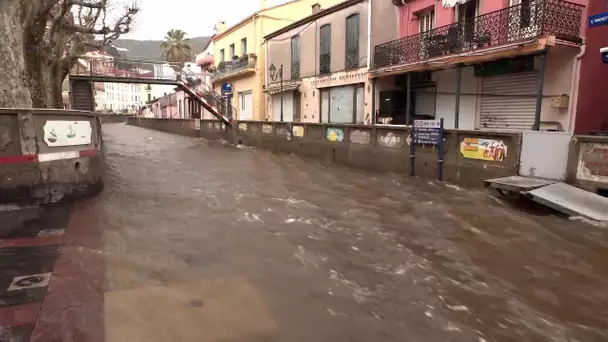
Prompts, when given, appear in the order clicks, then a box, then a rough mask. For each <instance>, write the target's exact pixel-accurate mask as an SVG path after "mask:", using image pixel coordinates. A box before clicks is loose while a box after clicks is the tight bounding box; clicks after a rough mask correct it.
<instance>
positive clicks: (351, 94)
mask: <svg viewBox="0 0 608 342" xmlns="http://www.w3.org/2000/svg"><path fill="white" fill-rule="evenodd" d="M329 97H330V101H329V121H330V122H336V123H353V121H354V118H355V116H354V114H355V106H356V103H355V87H354V86H345V87H333V88H329Z"/></svg>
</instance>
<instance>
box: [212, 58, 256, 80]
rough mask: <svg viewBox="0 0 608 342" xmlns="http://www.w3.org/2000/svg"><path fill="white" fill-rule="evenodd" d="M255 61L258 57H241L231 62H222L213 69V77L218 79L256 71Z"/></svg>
mask: <svg viewBox="0 0 608 342" xmlns="http://www.w3.org/2000/svg"><path fill="white" fill-rule="evenodd" d="M255 61H256V59H255V58H252V57H246V58H245V57H241V58H238V59H235V60H232V61H230V62H220V64H219V65H218V66H217V68H214V69H213V79H214V81H218V80H223V79H228V78H231V77H236V76H242V75H245V74H248V73H254V72H255Z"/></svg>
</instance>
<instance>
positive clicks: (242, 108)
mask: <svg viewBox="0 0 608 342" xmlns="http://www.w3.org/2000/svg"><path fill="white" fill-rule="evenodd" d="M342 1H344V0H293V1H289V2H287V3H285V4H282V5H277V6H272V7H266V1H265V0H262V1H261V9H260V10H259V11H257V12H255V13H253V14H252V15H250V16H248V17H247V18H245V19H243V20H241V21H240V22H239V23H237V24H236V25H233V26H231V27H229V28H227V29H226V28H225V24H224V23H223V22H220V23H219V24H218V27H217V29H218V30H219V33H218V34H216V35H215V36H214V37H213V46H214V49H213V50H214V54H213V59H214V63H215V66H214V70H213V72H214V79H213V83H214V86H215V90H216V91H217V93H218V94H219V93H221V89H222V85H230V86H231V87H232V100H231V101H232V105H233V106H234V107H235V108H236V114H235V115H234V117H235V118H236V119H238V120H263V119H264V117H265V115H264V113H265V112H266V108H265V101H264V93H263V85H264V82H265V78H266V77H267V75H268V68H267V66H266V61H265V60H264V58H265V57H264V55H265V53H264V51H262V49H263V45H262V43H263V41H264V36H266V35H268V34H270V33H271V32H274V31H276V30H278V29H280V28H282V27H284V26H287V25H289V24H291V23H293V22H295V21H298V20H300V19H302V18H304V17H307V16H309V15H311V14H312V13H314V11H319V10H323V9H325V8H327V7H329V6H332V5H335V4H337V3H340V2H342ZM314 5H320V6H314Z"/></svg>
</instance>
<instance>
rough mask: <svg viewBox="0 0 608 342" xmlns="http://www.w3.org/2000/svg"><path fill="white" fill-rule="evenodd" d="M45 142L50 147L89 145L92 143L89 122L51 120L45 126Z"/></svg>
mask: <svg viewBox="0 0 608 342" xmlns="http://www.w3.org/2000/svg"><path fill="white" fill-rule="evenodd" d="M43 131H44V142H46V144H47V145H48V146H49V147H59V146H77V145H88V144H90V143H91V134H92V129H91V123H90V122H89V121H65V120H49V121H47V122H46V123H45V124H44V127H43Z"/></svg>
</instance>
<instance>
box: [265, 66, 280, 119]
mask: <svg viewBox="0 0 608 342" xmlns="http://www.w3.org/2000/svg"><path fill="white" fill-rule="evenodd" d="M268 71H270V78H271V79H272V80H273V81H276V80H277V78H280V86H279V91H280V92H281V122H283V64H281V68H280V69H279V71H278V72H277V68H276V67H275V66H274V64H270V67H269V68H268Z"/></svg>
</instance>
